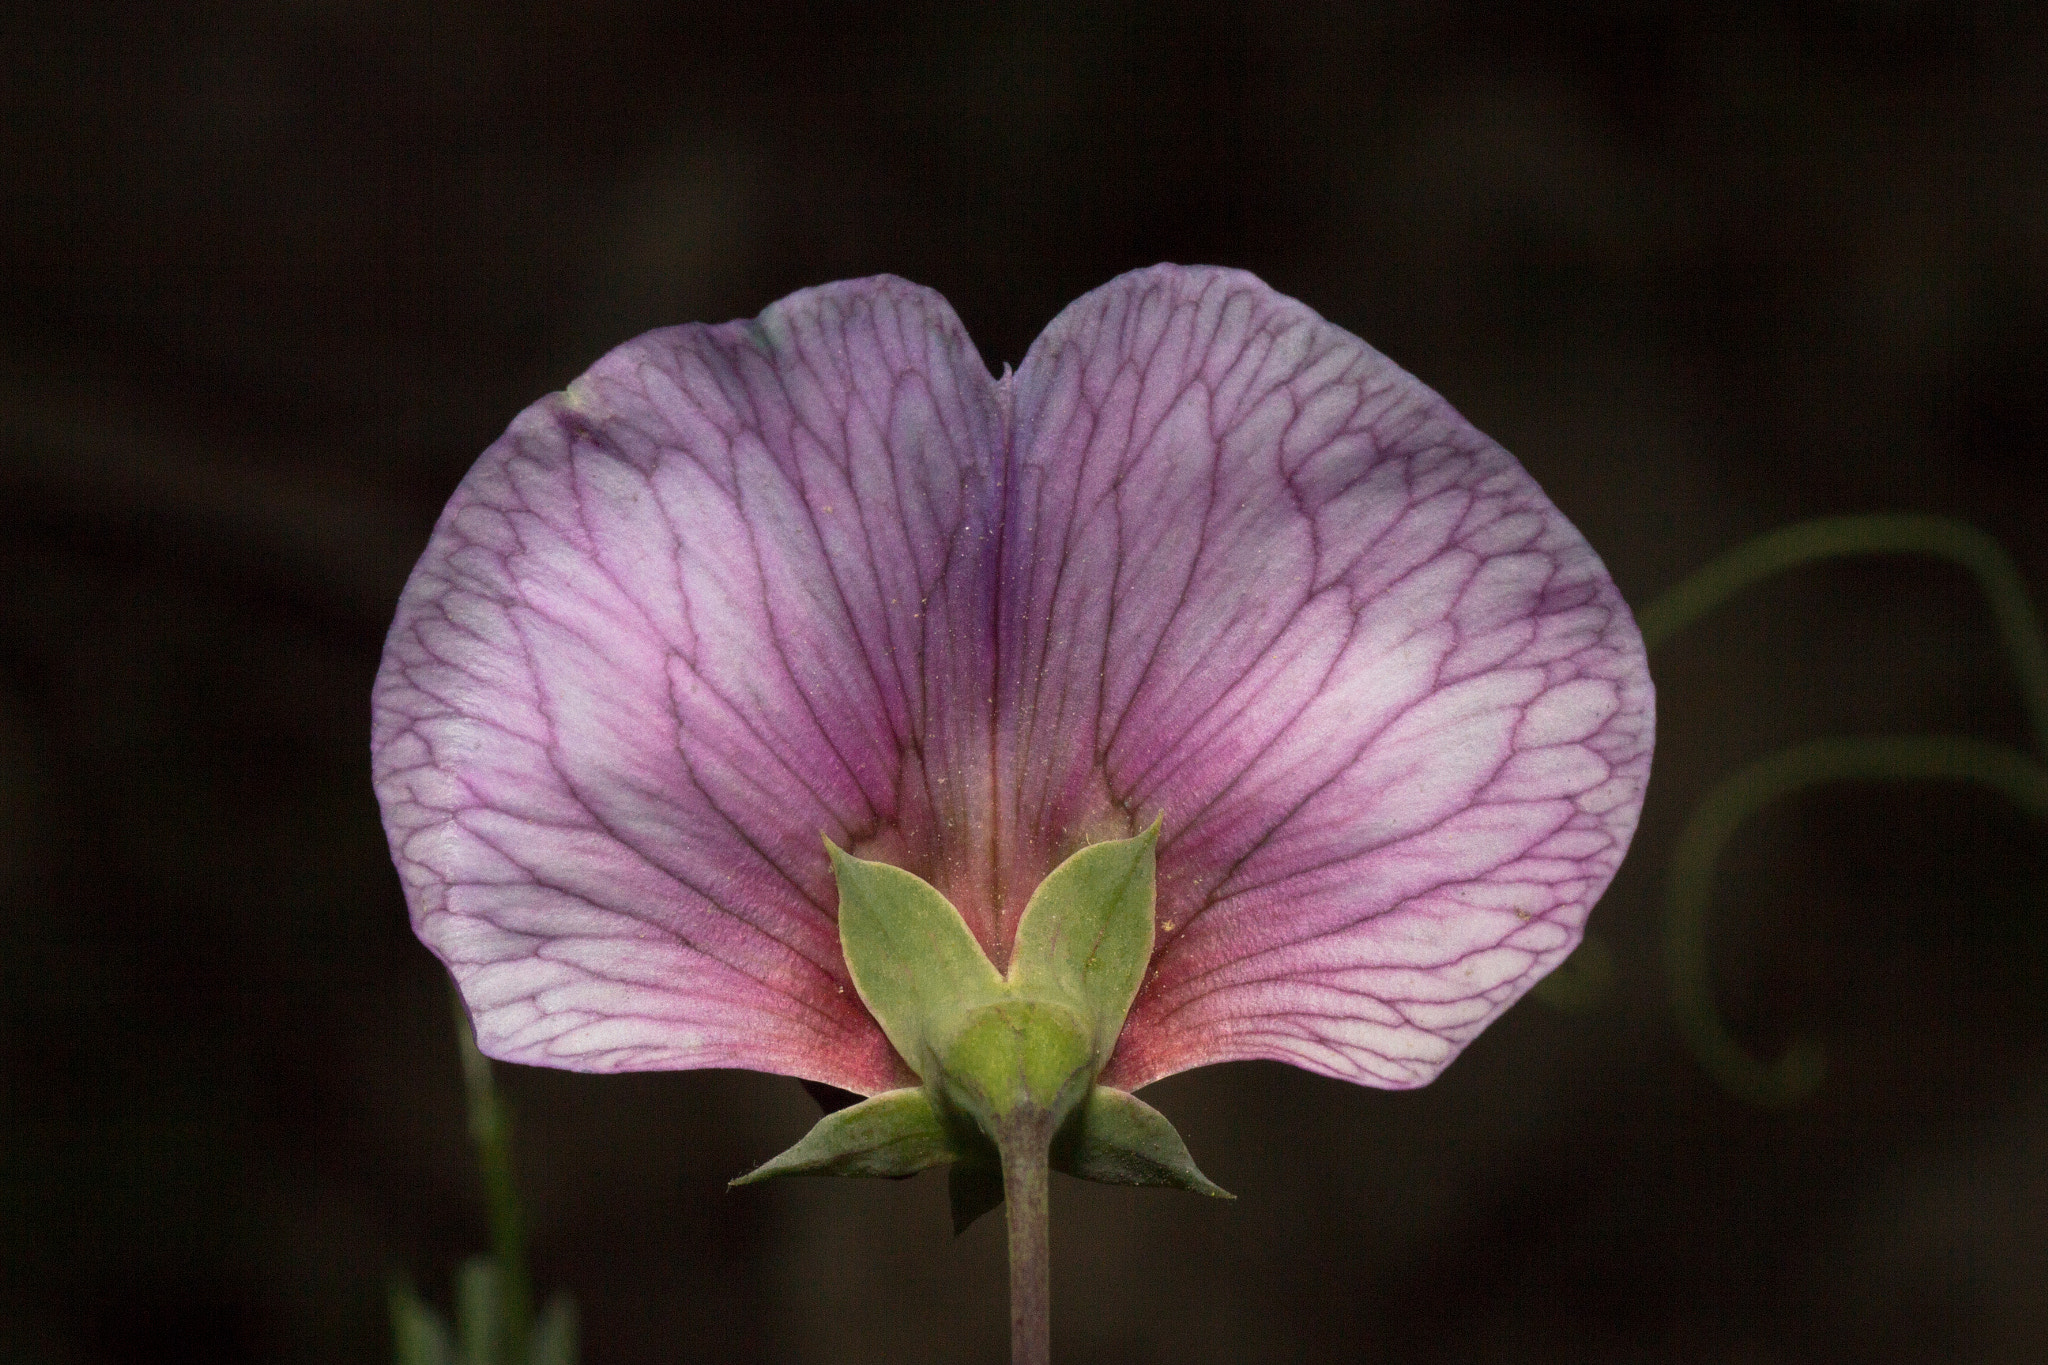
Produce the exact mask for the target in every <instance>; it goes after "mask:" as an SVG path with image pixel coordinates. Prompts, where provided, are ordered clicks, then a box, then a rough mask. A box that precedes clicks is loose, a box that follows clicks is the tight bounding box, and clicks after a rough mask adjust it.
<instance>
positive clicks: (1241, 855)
mask: <svg viewBox="0 0 2048 1365" xmlns="http://www.w3.org/2000/svg"><path fill="white" fill-rule="evenodd" d="M1652 715H1653V700H1652V689H1651V684H1650V678H1649V674H1648V671H1647V668H1646V664H1645V659H1644V652H1643V647H1642V642H1641V639H1640V637H1639V636H1638V634H1637V631H1636V627H1635V624H1634V621H1633V619H1632V618H1631V617H1630V614H1629V611H1628V609H1627V607H1626V606H1625V605H1624V604H1623V602H1622V600H1621V597H1620V594H1619V593H1618V592H1617V590H1616V588H1615V586H1614V584H1613V582H1612V581H1611V580H1610V579H1609V577H1608V575H1607V573H1606V571H1605V569H1604V568H1603V567H1602V565H1601V563H1600V560H1599V559H1598V558H1597V557H1596V555H1595V554H1594V552H1593V551H1592V549H1591V548H1590V547H1589V546H1588V545H1587V544H1586V542H1585V540H1584V539H1583V538H1582V537H1581V536H1580V535H1579V533H1578V532H1577V531H1576V530H1575V529H1574V528H1573V527H1572V526H1571V525H1570V524H1569V523H1568V522H1567V521H1566V520H1565V519H1564V517H1563V516H1562V515H1561V514H1559V512H1558V511H1557V509H1556V508H1555V507H1553V506H1552V505H1551V503H1550V502H1549V500H1548V499H1547V498H1546V497H1545V496H1544V494H1543V492H1542V490H1541V489H1539V488H1538V487H1537V486H1536V484H1535V482H1534V481H1533V480H1532V479H1531V478H1530V477H1529V476H1528V474H1527V473H1526V472H1524V471H1523V469H1522V468H1521V466H1520V465H1519V464H1517V463H1516V462H1515V460H1514V459H1513V457H1511V456H1510V455H1509V454H1508V453H1507V452H1506V451H1504V450H1503V449H1501V448H1500V447H1499V446H1498V445H1496V444H1495V443H1494V442H1493V441H1491V440H1489V439H1488V438H1487V437H1486V436H1484V435H1482V434H1481V433H1480V432H1479V431H1477V430H1476V429H1474V428H1473V427H1472V426H1471V425H1470V424H1469V423H1467V422H1466V421H1465V420H1464V419H1462V418H1461V417H1460V416H1459V415H1458V414H1457V413H1456V412H1455V411H1453V410H1452V409H1451V407H1450V406H1449V405H1448V404H1447V403H1446V402H1445V401H1444V400H1443V399H1442V398H1440V397H1439V396H1437V395H1436V394H1435V393H1433V392H1432V391H1430V390H1429V389H1428V388H1426V387H1424V386H1423V385H1422V384H1421V383H1420V382H1418V381H1417V380H1416V379H1415V378H1413V377H1412V376H1410V375H1409V374H1407V373H1406V372H1405V371H1403V370H1401V369H1399V368H1398V367H1396V366H1395V365H1394V364H1393V363H1392V362H1390V361H1389V360H1387V359H1386V358H1385V357H1384V356H1382V355H1380V354H1379V353H1378V352H1376V351H1374V350H1373V349H1371V348H1370V347H1369V346H1367V345H1365V344H1364V343H1363V342H1361V341H1360V340H1358V339H1357V338H1356V337H1353V336H1351V335H1350V334H1349V333H1347V332H1345V331H1343V330H1342V329H1340V328H1338V327H1335V326H1332V325H1331V324H1329V323H1327V322H1325V321H1323V320H1322V319H1321V318H1320V317H1318V316H1317V315H1316V314H1315V313H1314V312H1312V311H1311V310H1310V309H1308V308H1307V307H1305V306H1303V305H1302V304H1300V303H1297V302H1295V301H1294V300H1292V299H1289V298H1286V297H1283V296H1281V295H1279V294H1277V293H1275V292H1274V291H1273V290H1271V289H1270V288H1268V287H1267V286H1266V285H1265V284H1263V283H1262V282H1260V281H1259V280H1258V279H1256V278H1254V277H1253V276H1251V275H1248V274H1244V273H1242V272H1237V271H1229V270H1220V269H1206V268H1199V269H1198V268H1183V267H1175V266H1159V267H1155V268H1153V269H1149V270H1141V271H1137V272H1134V273H1132V274H1128V275H1124V276H1122V277H1120V278H1118V279H1116V280H1113V281H1111V282H1110V283H1109V284H1107V285H1105V286H1103V287H1102V288H1100V289H1097V290H1095V291H1094V292H1092V293H1089V294H1087V295H1085V296H1084V297H1082V298H1081V299H1079V300H1077V301H1076V302H1075V303H1073V304H1071V305H1070V306H1069V307H1068V308H1067V309H1066V310H1065V311H1064V312H1062V313H1061V314H1060V315H1059V317H1058V318H1057V319H1055V320H1054V321H1053V323H1052V324H1051V326H1049V327H1048V328H1047V329H1046V330H1045V331H1044V333H1043V334H1041V335H1040V336H1039V338H1038V339H1037V341H1036V342H1034V343H1033V345H1032V347H1031V349H1030V351H1029V352H1028V354H1027V355H1026V356H1025V358H1024V361H1023V363H1022V364H1021V365H1020V366H1019V367H1018V368H1017V370H1016V371H1015V373H1014V374H1013V373H1010V372H1008V371H1007V370H1006V371H1005V373H1004V375H1003V376H1002V377H1001V378H1000V379H998V378H994V377H992V376H991V375H990V373H989V371H988V369H987V368H986V366H985V365H984V364H983V362H982V360H981V358H980V356H979V355H978V353H977V352H976V350H975V348H974V346H973V344H972V343H971V342H970V341H969V340H968V338H967V335H966V333H965V331H964V329H963V327H962V325H961V323H960V321H959V319H958V318H957V317H956V316H955V315H954V313H953V311H952V309H951V308H950V307H949V306H948V305H947V303H946V302H945V300H944V299H943V298H941V297H940V296H939V295H938V294H936V293H934V292H932V291H931V290H928V289H923V288H920V287H918V286H915V285H912V284H909V283H907V282H905V281H903V280H900V279H895V278H892V277H887V276H883V277H877V278H873V279H866V280H854V281H846V282H842V283H838V284H831V285H826V286H824V287H821V288H817V289H808V290H804V291H801V292H799V293H796V294H792V295H790V296H789V297H788V298H785V299H783V300H782V301H780V302H778V303H776V304H774V305H773V306H771V307H770V308H768V309H767V311H765V312H764V313H762V314H761V315H760V317H759V318H757V319H754V320H752V321H745V322H733V323H728V324H725V325H723V326H701V325H691V326H684V327H675V328H669V329H665V330H661V331H656V332H651V333H649V334H647V335H645V336H643V337H640V338H639V339H637V340H635V341H631V342H628V343H627V344H625V345H623V346H621V347H619V348H618V349H616V350H614V351H612V352H611V353H610V354H609V355H607V356H605V357H604V358H603V359H602V360H600V361H599V362H598V363H597V364H596V365H595V366H594V367H593V368H592V369H591V370H590V371H589V372H588V373H587V374H585V375H584V376H583V377H582V378H580V379H578V380H577V381H576V382H575V383H573V384H571V385H570V386H569V388H568V389H567V390H566V391H565V392H563V393H559V394H555V395H552V396H550V397H547V398H544V399H542V400H541V401H540V402H538V403H536V404H534V405H533V406H532V407H530V408H528V409H527V410H526V411H525V412H524V413H522V414H521V415H520V416H519V417H518V418H517V419H516V420H514V422H513V423H512V425H511V427H510V428H509V430H507V432H506V433H505V435H504V436H503V437H502V438H500V439H499V440H498V442H497V443H496V444H494V445H493V446H492V447H491V448H490V449H489V450H488V451H486V452H485V454H484V455H483V457H482V459H481V460H479V461H478V463H477V464H476V466H475V467H474V468H473V469H472V470H471V471H470V473H469V475H468V476H467V477H466V478H465V479H464V480H463V482H462V484H461V486H460V488H459V489H458V490H457V491H456V493H455V495H454V498H453V500H452V501H451V502H450V503H449V504H448V507H447V510H446V511H445V512H444V513H443V514H442V517H441V520H440V522H439V525H438V526H437V528H436V530H435V532H434V535H433V539H432V542H431V543H430V545H429V546H428V548H427V551H426V554H425V556H424V558H422V559H421V561H420V563H419V566H418V568H417V569H416V570H415V571H414V573H413V576H412V578H411V581H410V582H409V583H408V584H407V586H406V588H405V592H404V595H403V597H402V599H401V600H400V604H399V607H398V613H397V618H396V620H395V621H394V623H393V625H392V628H391V634H390V638H389V642H388V644H387V646H386V650H385V655H384V661H383V666H382V669H381V671H380V673H379V675H378V678H377V684H376V692H375V729H374V739H373V749H374V762H375V776H376V786H377V793H378V796H379V799H380V801H381V802H382V805H383V810H384V819H385V825H386V829H387V831H388V833H389V836H390V842H391V849H392V853H393V856H394V858H395V860H396V862H397V865H398V868H399V870H400V873H401V874H402V877H403V880H404V883H405V889H406V895H407V899H408V901H409V903H410V906H411V911H412V917H413V923H414V927H415V929H416V930H417V932H418V934H419V936H420V938H421V939H422V940H423V941H424V942H425V943H426V944H427V946H428V947H430V948H431V949H432V950H433V951H434V952H435V953H436V954H437V955H438V956H439V957H440V958H441V960H442V961H443V962H445V963H446V964H447V966H448V968H449V970H450V971H451V972H452V973H453V974H454V976H455V979H456V981H457V982H458V983H459V985H460V988H461V991H462V994H463V997H464V999H465V1001H466V1002H467V1004H468V1007H469V1009H470V1011H471V1014H472V1018H473V1020H474V1023H475V1027H476V1032H477V1038H478V1042H479V1044H480V1046H481V1047H482V1049H483V1051H484V1052H485V1053H487V1054H488V1055H490V1056H493V1057H496V1058H500V1059H503V1060H506V1061H513V1062H523V1063H529V1064H534V1065H542V1066H556V1067H568V1068H572V1069H576V1070H583V1071H599V1072H610V1071H630V1070H650V1069H681V1068H691V1067H743V1068H749V1069H753V1070H757V1071H766V1072H776V1073H782V1074H786V1075H790V1076H796V1077H800V1078H803V1079H806V1080H809V1081H814V1082H823V1083H826V1084H829V1085H832V1086H836V1087H840V1088H842V1089H844V1090H848V1091H852V1092H855V1093H857V1094H859V1095H865V1096H878V1095H883V1094H887V1093H894V1092H897V1091H900V1090H904V1089H906V1088H908V1087H914V1086H917V1085H918V1084H919V1081H920V1078H921V1077H922V1078H923V1079H925V1080H926V1081H929V1080H930V1077H929V1076H928V1075H926V1074H925V1069H924V1068H923V1067H921V1065H920V1064H919V1062H918V1059H917V1058H914V1057H906V1056H905V1055H904V1054H903V1052H902V1051H901V1050H900V1049H899V1048H898V1047H896V1046H894V1045H892V1042H891V1032H892V1028H891V1027H890V1025H889V1021H888V1020H887V1019H879V1020H878V1017H877V1014H878V1011H880V1012H881V1013H886V1010H882V1009H881V1007H879V1006H876V1007H874V1008H871V1007H870V1002H869V1001H868V1000H867V997H868V996H870V995H872V994H873V993H874V992H873V991H872V990H870V989H867V985H868V983H867V982H866V981H865V980H860V981H857V980H856V977H857V976H858V975H859V972H858V971H857V970H856V969H854V968H850V967H849V962H848V955H847V951H846V950H845V949H844V948H843V945H842V937H841V931H840V926H839V924H838V915H839V910H840V904H841V894H842V891H843V888H844V887H845V886H846V884H847V883H846V882H845V880H844V877H845V875H846V873H845V871H844V869H845V868H852V867H855V866H867V865H871V864H881V865H884V866H887V867H892V868H894V869H900V870H902V871H903V872H908V873H912V874H915V877H916V878H918V879H922V883H924V884H928V886H929V888H932V889H935V890H936V891H937V892H938V893H939V894H940V895H941V896H942V897H943V898H944V901H945V902H949V903H950V904H951V906H952V907H954V909H955V910H956V911H957V918H958V922H959V923H960V924H964V927H965V930H966V931H967V933H968V934H971V937H972V940H973V942H974V943H976V944H978V945H979V948H980V949H981V952H982V954H985V957H986V960H987V965H988V966H990V967H992V968H993V969H994V971H995V972H996V973H1001V972H1004V971H1005V970H1007V969H1009V967H1010V965H1011V957H1012V953H1013V950H1014V949H1015V945H1016V943H1017V936H1018V930H1019V922H1020V918H1021V917H1022V916H1023V914H1024V911H1025V908H1026V905H1027V903H1028V902H1029V901H1030V899H1031V897H1032V895H1033V893H1034V891H1035V890H1037V889H1038V888H1039V887H1040V886H1041V884H1042V883H1045V882H1046V879H1047V878H1048V876H1049V875H1050V874H1052V873H1053V871H1054V870H1055V869H1056V868H1059V867H1061V866H1062V865H1063V864H1064V863H1065V862H1066V860H1067V859H1069V857H1070V856H1072V855H1074V854H1076V853H1077V852H1078V851H1081V850H1084V849H1088V848H1091V847H1093V846H1096V845H1100V844H1104V843H1109V842H1114V841H1131V847H1133V848H1136V847H1137V845H1138V844H1139V843H1140V842H1143V838H1142V837H1141V836H1145V832H1146V831H1148V830H1152V831H1155V833H1154V834H1152V835H1151V836H1149V837H1151V838H1156V851H1155V850H1154V849H1153V847H1152V845H1150V844H1147V845H1146V847H1145V856H1146V857H1147V858H1154V857H1156V883H1155V884H1156V892H1148V894H1150V895H1154V896H1155V900H1154V902H1153V904H1152V905H1151V907H1150V908H1151V918H1150V924H1149V926H1148V927H1149V930H1150V932H1149V935H1146V936H1145V937H1147V938H1148V940H1149V941H1148V942H1147V943H1146V945H1145V951H1144V952H1143V953H1141V955H1140V958H1139V959H1138V961H1139V963H1140V966H1139V968H1137V969H1134V970H1141V972H1142V979H1140V978H1139V977H1138V976H1136V975H1134V976H1133V977H1132V984H1133V987H1134V993H1133V994H1131V995H1130V996H1129V998H1128V999H1127V1001H1126V1003H1127V1005H1128V1013H1127V1015H1123V1016H1114V1011H1113V1010H1112V1011H1111V1015H1112V1016H1113V1017H1112V1019H1111V1022H1112V1023H1114V1022H1115V1019H1116V1018H1121V1028H1120V1031H1117V1030H1114V1029H1112V1031H1111V1034H1110V1042H1109V1043H1106V1044H1105V1045H1104V1049H1105V1051H1106V1055H1104V1056H1099V1057H1096V1058H1095V1060H1094V1062H1093V1063H1091V1065H1093V1066H1095V1067H1096V1068H1097V1070H1096V1072H1095V1073H1094V1080H1095V1081H1096V1082H1098V1083H1099V1084H1100V1085H1101V1086H1103V1087H1109V1088H1114V1089H1116V1090H1119V1091H1123V1092H1128V1091H1131V1090H1135V1089H1137V1088H1138V1087H1141V1086H1144V1085H1146V1084H1148V1083H1150V1082H1152V1081H1155V1080H1158V1079H1159V1078H1161V1077H1163V1076H1168V1075H1172V1074H1174V1073H1176V1072H1179V1071H1184V1070H1186V1069H1188V1068H1190V1067H1197V1066H1204V1065H1208V1064H1210V1063H1215V1062H1226V1061H1234V1060H1241V1059H1250V1058H1266V1059H1272V1060H1277V1061H1282V1062H1288V1063H1292V1064H1293V1065H1296V1066H1300V1067H1303V1068H1306V1069H1308V1070H1310V1071H1313V1072H1317V1073H1320V1074H1322V1075H1326V1076H1332V1077H1337V1078H1341V1079H1344V1080H1349V1081H1356V1082H1360V1083H1364V1084H1368V1085H1374V1086H1382V1087H1396V1088H1398V1087H1408V1086H1416V1085H1421V1084H1424V1083H1426V1082H1427V1081H1429V1080H1431V1079H1432V1078H1433V1077H1435V1076H1436V1075H1437V1074H1438V1073H1439V1072H1440V1071H1441V1070H1442V1069H1443V1068H1444V1067H1445V1066H1446V1065H1447V1064H1448V1063H1449V1062H1450V1061H1451V1059H1452V1058H1453V1057H1454V1056H1455V1055H1456V1054H1457V1052H1458V1051H1459V1049H1460V1048H1462V1047H1463V1046H1464V1045H1465V1044H1466V1043H1467V1042H1469V1041H1470V1040H1471V1039H1472V1038H1473V1037H1474V1036H1475V1035H1476V1034H1478V1033H1479V1031H1480V1030H1481V1029H1483V1028H1485V1026H1486V1025H1487V1024H1488V1023H1489V1022H1490V1021H1491V1020H1492V1019H1494V1018H1495V1017H1496V1016H1498V1015H1499V1014H1500V1012H1501V1011H1502V1010H1504V1009H1506V1008H1507V1007H1508V1005H1509V1004H1511V1003H1512V1002H1513V1001H1514V1000H1515V999H1516V998H1517V997H1518V996H1520V995H1521V994H1522V992H1523V991H1525V990H1527V989H1528V988H1529V987H1530V986H1531V985H1533V984H1534V983H1535V982H1536V981H1537V980H1538V979H1539V978H1540V977H1542V976H1543V974H1544V973H1545V972H1547V971H1549V970H1550V969H1551V968H1552V967H1554V966H1556V965H1557V964H1558V963H1559V962H1560V961H1562V960H1563V958H1564V957H1565V956H1566V955H1567V954H1568V953H1570V952H1571V950H1572V948H1573V946H1574V945H1575V944H1576V943H1577V941H1578V939H1579V936H1580V932H1581V929H1582V926H1583V925H1584V922H1585V919H1586V915H1587V912H1588V911H1589V910H1590V908H1591V907H1592V905H1593V903H1594V901H1595V900H1596V899H1597V898H1598V897H1599V896H1600V894H1601V892H1602V891H1603V890H1604V889H1605V887H1606V886H1607V883H1608V881H1609V879H1610V878H1611V877H1612V876H1613V874H1614V871H1615V869H1616V867H1617V865H1618V864H1619V863H1620V861H1621V858H1622V855H1623V852H1624V851H1625V850H1626V848H1627V845H1628V841H1629V838H1630V835H1631V834H1632V832H1633V830H1634V827H1635V823H1636V818H1637V815H1638V812H1639V810H1640V808H1641V805H1642V800H1643V792H1644V786H1645V783H1646V781H1647V779H1648V775H1649V765H1650V751H1651V742H1652ZM821 836H823V838H821ZM826 840H829V841H830V843H831V845H832V846H836V847H837V848H839V849H843V850H845V853H846V855H847V856H846V858H845V859H838V857H837V855H832V854H830V850H829V849H828V846H827V844H826V842H825V841H826ZM835 861H839V862H842V863H843V867H842V871H841V874H840V878H839V880H835ZM1153 866H1154V864H1151V863H1148V864H1147V869H1148V873H1147V875H1153V874H1152V873H1151V872H1150V869H1151V868H1152V867H1153ZM892 884H893V883H892ZM905 884H906V885H908V882H907V881H906V882H905ZM920 894H921V893H920ZM977 961H978V959H977ZM977 970H978V969H977ZM1148 1112H1149V1111H1148Z"/></svg>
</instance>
